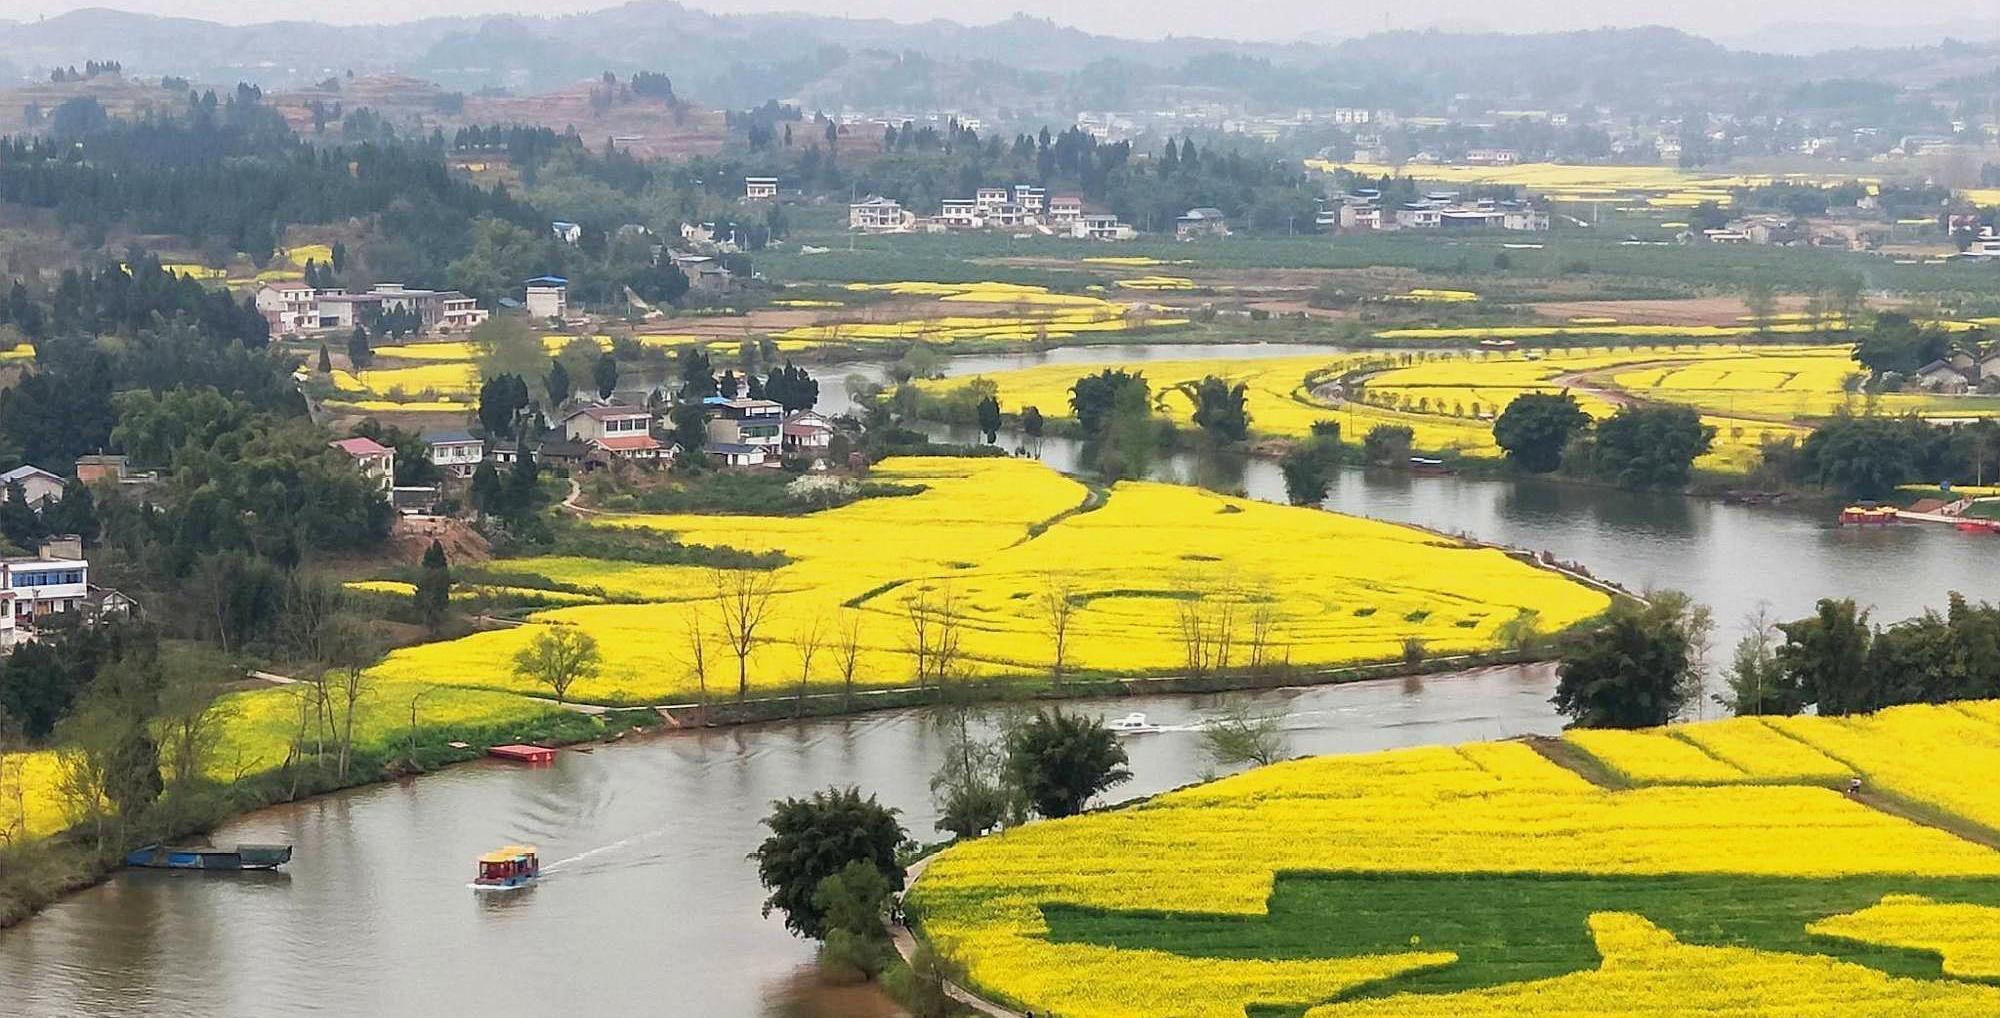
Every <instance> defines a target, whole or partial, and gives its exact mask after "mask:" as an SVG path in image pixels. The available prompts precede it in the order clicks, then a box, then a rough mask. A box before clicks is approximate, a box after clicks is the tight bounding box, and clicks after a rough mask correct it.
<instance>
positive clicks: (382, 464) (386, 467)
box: [327, 435, 396, 496]
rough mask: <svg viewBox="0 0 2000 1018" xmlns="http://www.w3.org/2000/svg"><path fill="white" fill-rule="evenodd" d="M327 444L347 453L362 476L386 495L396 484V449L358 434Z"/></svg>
mask: <svg viewBox="0 0 2000 1018" xmlns="http://www.w3.org/2000/svg"><path fill="white" fill-rule="evenodd" d="M327 445H330V446H332V447H333V448H335V449H339V450H340V451H341V452H344V453H346V454H347V455H348V458H349V459H352V460H353V461H354V466H355V469H357V470H360V471H361V476H363V477H365V478H367V479H368V480H369V481H370V482H372V483H373V484H374V485H375V487H376V489H377V490H379V491H380V492H381V493H382V494H383V495H384V496H387V495H388V494H389V489H391V488H394V487H395V486H396V450H394V449H391V448H389V447H388V446H386V445H383V444H382V443H380V442H377V441H375V440H374V439H372V438H363V437H361V436H358V435H357V436H355V437H353V438H342V439H339V440H336V441H332V442H328V443H327Z"/></svg>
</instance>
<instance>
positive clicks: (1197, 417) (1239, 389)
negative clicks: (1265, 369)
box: [1190, 375, 1250, 442]
mask: <svg viewBox="0 0 2000 1018" xmlns="http://www.w3.org/2000/svg"><path fill="white" fill-rule="evenodd" d="M1193 389H1194V391H1193V392H1192V393H1190V396H1191V397H1192V402H1193V403H1194V423H1195V426H1196V427H1198V428H1200V429H1201V430H1202V432H1203V433H1205V434H1207V435H1208V436H1209V437H1211V438H1214V439H1216V440H1217V441H1222V442H1241V441H1243V440H1244V439H1247V438H1249V437H1250V408H1249V400H1250V396H1249V393H1250V385H1249V383H1248V382H1238V383H1236V384H1235V385H1230V384H1229V381H1228V379H1225V378H1221V377H1218V376H1216V375H1207V376H1205V377H1203V378H1202V380H1201V381H1199V382H1196V383H1195V384H1194V387H1193Z"/></svg>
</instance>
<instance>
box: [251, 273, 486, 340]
mask: <svg viewBox="0 0 2000 1018" xmlns="http://www.w3.org/2000/svg"><path fill="white" fill-rule="evenodd" d="M254 299H255V302H256V306H257V310H258V311H259V312H261V313H262V314H263V316H264V321H266V322H267V323H269V324H270V326H271V332H272V333H273V334H275V335H280V336H297V335H303V334H306V333H312V332H332V331H347V330H350V329H353V328H354V327H355V326H356V325H366V324H368V323H369V321H370V320H372V319H375V318H379V317H380V316H382V315H384V314H389V313H403V314H407V315H408V316H410V318H411V319H413V320H414V324H415V325H416V327H417V329H418V331H430V330H433V329H443V330H447V331H458V330H464V329H470V328H472V327H474V326H476V325H478V324H479V323H481V322H483V321H485V320H486V318H487V316H488V315H489V314H490V312H488V311H487V310H486V309H485V308H482V307H480V306H479V302H478V301H477V300H475V299H473V298H471V297H468V296H466V295H465V294H463V293H460V292H459V291H457V290H419V289H413V288H410V287H407V286H404V285H403V284H401V283H378V284H376V285H375V286H373V287H371V288H369V289H368V290H366V291H364V292H361V293H349V292H346V291H342V290H314V289H313V288H311V287H309V286H300V285H298V284H291V283H287V284H283V285H278V284H266V285H264V286H261V287H259V288H258V289H257V293H256V296H255V298H254Z"/></svg>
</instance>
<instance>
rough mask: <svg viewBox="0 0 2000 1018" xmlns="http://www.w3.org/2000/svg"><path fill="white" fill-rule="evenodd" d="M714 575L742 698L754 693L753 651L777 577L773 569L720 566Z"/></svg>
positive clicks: (739, 693)
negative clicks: (751, 677) (772, 571)
mask: <svg viewBox="0 0 2000 1018" xmlns="http://www.w3.org/2000/svg"><path fill="white" fill-rule="evenodd" d="M711 579H712V580H713V581H714V584H715V604H716V607H717V608H718V609H720V611H721V618H722V633H723V635H724V636H726V637H728V638H729V649H730V650H731V651H732V652H734V653H735V655H736V698H737V699H738V700H741V699H743V698H744V697H746V696H748V695H750V652H751V651H753V650H755V649H756V648H757V631H758V630H759V629H761V628H763V625H764V622H765V620H766V619H768V618H769V617H770V614H771V590H772V587H773V586H774V580H773V578H772V576H771V574H770V573H768V572H763V571H761V570H753V569H717V570H714V571H713V572H712V573H711Z"/></svg>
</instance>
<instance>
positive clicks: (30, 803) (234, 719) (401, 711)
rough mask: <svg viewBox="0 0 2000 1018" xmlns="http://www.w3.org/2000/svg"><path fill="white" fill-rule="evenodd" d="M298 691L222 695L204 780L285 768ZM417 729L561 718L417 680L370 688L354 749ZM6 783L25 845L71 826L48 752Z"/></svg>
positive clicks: (383, 745)
mask: <svg viewBox="0 0 2000 1018" xmlns="http://www.w3.org/2000/svg"><path fill="white" fill-rule="evenodd" d="M305 689H306V687H304V686H273V687H269V688H263V689H249V690H242V691H239V692H233V693H228V694H225V695H224V696H223V697H222V698H221V699H220V700H219V701H218V703H217V711H218V716H219V717H220V718H221V724H220V726H219V732H220V734H219V737H218V739H217V741H216V746H215V749H214V752H213V754H212V756H211V758H210V759H211V764H210V767H211V770H212V773H211V774H210V775H209V776H210V777H212V778H214V779H216V780H218V781H231V780H234V779H236V778H237V777H239V776H249V775H255V774H259V773H263V772H267V771H271V770H273V769H275V768H277V767H279V766H281V765H282V764H283V763H284V760H285V756H286V752H287V749H288V747H289V746H290V745H291V740H292V736H293V734H294V732H295V731H296V730H297V726H298V717H299V715H298V704H299V697H300V696H301V695H303V691H304V690H305ZM412 700H414V701H415V709H416V714H417V724H418V726H419V727H420V728H421V729H422V730H423V732H424V738H425V739H426V740H427V741H431V742H437V741H443V740H447V739H453V738H471V737H476V735H477V733H480V732H490V731H494V730H496V729H501V728H505V727H509V726H525V725H528V724H531V723H533V722H536V721H537V720H541V719H546V718H550V717H555V716H558V715H559V714H560V711H559V709H558V708H556V707H555V706H554V705H553V704H549V703H545V702H542V701H539V700H530V699H528V698H526V697H522V696H515V695H511V694H507V693H496V692H489V691H485V690H479V689H467V688H464V687H462V686H454V685H448V684H443V683H434V682H428V681H421V680H398V679H380V678H378V679H376V680H374V681H371V682H370V683H369V685H368V688H367V689H366V691H365V693H364V695H363V696H362V698H361V700H360V701H359V702H358V703H357V705H356V709H355V715H354V745H355V747H356V748H357V749H388V748H393V747H396V746H400V745H402V744H403V740H404V739H405V738H406V737H407V736H408V734H409V727H410V715H411V709H412V707H411V702H412ZM0 772H4V776H5V778H6V781H5V782H0V783H11V782H13V781H18V782H19V788H20V790H21V792H22V796H21V803H20V804H21V806H22V807H23V809H22V811H21V812H22V814H23V815H22V816H20V817H18V818H17V817H16V816H15V815H14V814H13V810H12V809H11V808H10V807H11V806H13V803H7V804H0V824H11V823H13V822H15V821H16V820H17V819H18V820H20V821H21V822H22V823H23V826H24V827H25V833H26V834H27V836H28V837H31V838H34V837H43V836H46V835H49V834H54V833H56V832H58V831H61V830H62V829H64V828H66V827H68V826H69V823H70V818H69V817H68V816H67V815H66V813H65V811H64V805H63V802H62V799H61V796H60V795H59V794H58V792H57V789H58V787H59V786H60V764H59V761H58V758H57V754H56V752H55V751H54V750H37V751H34V752H27V753H11V754H6V755H5V756H4V757H0Z"/></svg>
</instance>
